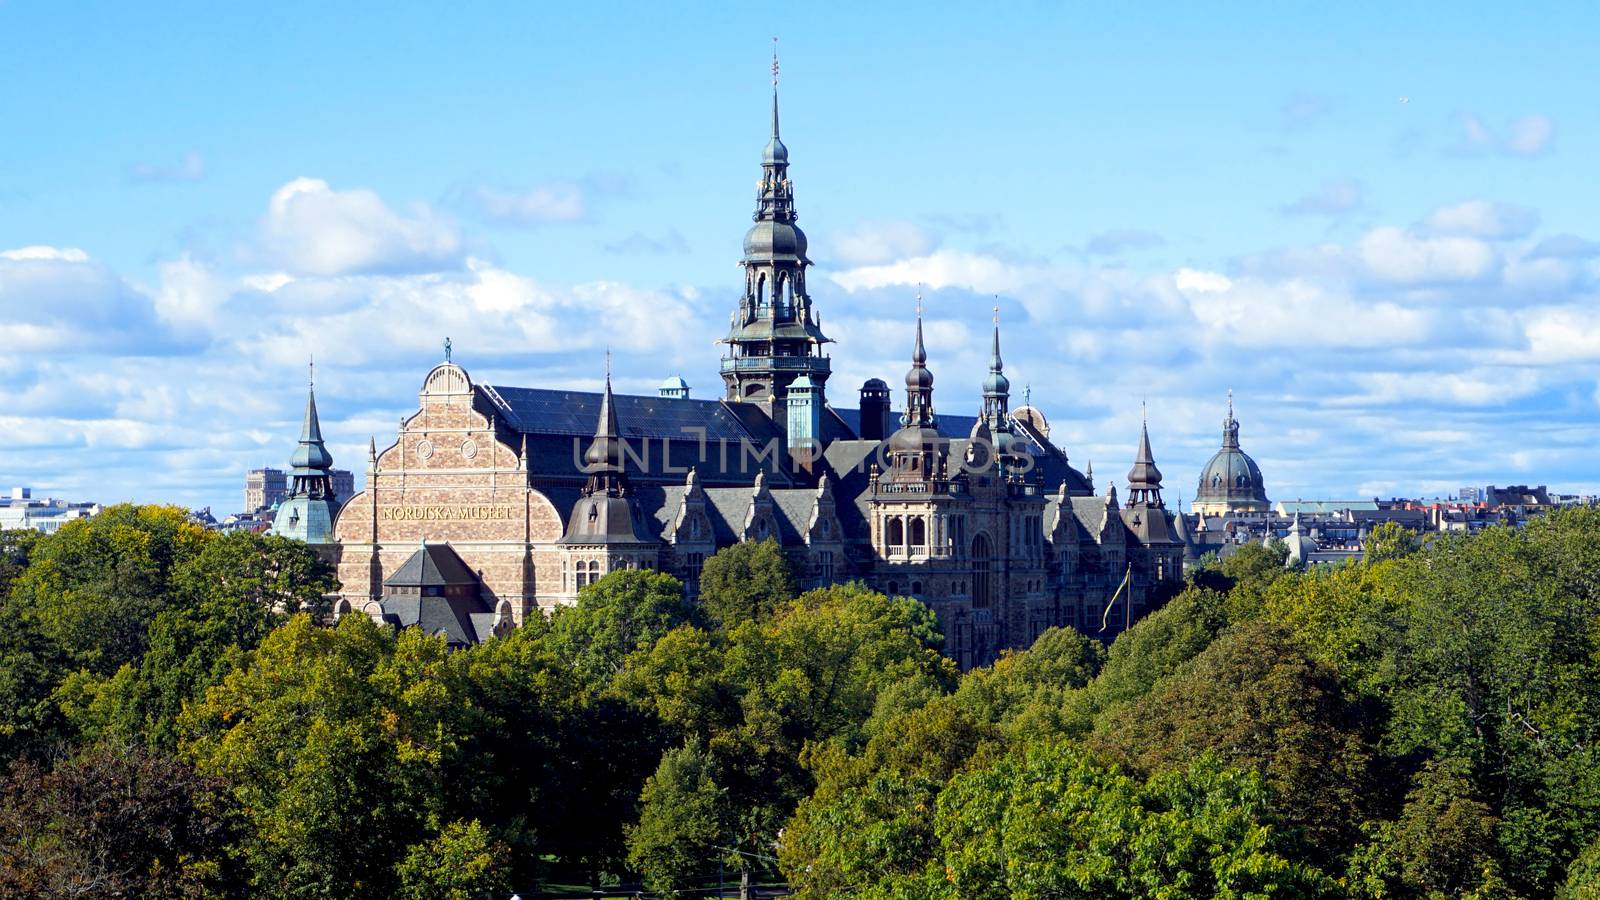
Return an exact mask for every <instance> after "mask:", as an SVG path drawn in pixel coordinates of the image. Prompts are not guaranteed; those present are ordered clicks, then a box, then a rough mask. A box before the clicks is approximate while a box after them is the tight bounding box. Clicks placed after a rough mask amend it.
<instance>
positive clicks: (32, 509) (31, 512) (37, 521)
mask: <svg viewBox="0 0 1600 900" xmlns="http://www.w3.org/2000/svg"><path fill="white" fill-rule="evenodd" d="M99 512H100V504H98V503H74V502H70V501H67V500H57V499H54V498H51V497H45V498H43V499H35V498H34V496H33V489H32V488H25V487H14V488H12V489H11V495H10V496H8V497H0V530H14V529H23V528H27V529H32V530H34V531H40V532H43V533H45V534H54V533H55V532H57V531H58V530H60V528H61V526H62V525H65V524H66V523H68V522H71V521H73V520H76V519H87V518H89V517H90V516H93V515H95V514H97V513H99Z"/></svg>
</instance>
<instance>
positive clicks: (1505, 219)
mask: <svg viewBox="0 0 1600 900" xmlns="http://www.w3.org/2000/svg"><path fill="white" fill-rule="evenodd" d="M1423 224H1424V225H1425V227H1426V228H1427V229H1428V230H1429V231H1431V232H1433V233H1435V234H1445V235H1464V236H1466V237H1474V238H1483V239H1484V240H1489V241H1503V240H1507V239H1509V238H1520V237H1526V236H1527V235H1528V234H1529V233H1530V232H1532V231H1533V229H1534V228H1535V227H1537V226H1538V224H1539V214H1538V213H1537V212H1535V211H1533V210H1531V209H1527V208H1525V207H1521V206H1512V205H1510V204H1507V203H1491V202H1489V201H1487V200H1468V201H1466V202H1465V203H1457V204H1455V205H1453V206H1441V207H1439V208H1438V209H1436V210H1434V211H1433V212H1432V213H1431V214H1430V215H1429V216H1428V218H1427V220H1426V221H1425V222H1424V223H1423Z"/></svg>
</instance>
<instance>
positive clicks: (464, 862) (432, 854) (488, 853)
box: [399, 819, 511, 900]
mask: <svg viewBox="0 0 1600 900" xmlns="http://www.w3.org/2000/svg"><path fill="white" fill-rule="evenodd" d="M507 852H508V851H507V849H506V846H505V845H504V844H501V843H500V842H498V841H496V840H495V839H494V838H493V837H492V836H491V835H490V834H489V831H488V829H486V828H484V827H483V824H482V823H480V822H479V821H478V820H476V819H474V820H472V821H471V822H451V823H450V824H448V825H446V826H445V827H444V829H443V830H441V831H440V832H439V836H438V837H435V838H434V839H433V840H430V841H427V842H425V843H420V844H413V845H412V847H411V849H410V850H408V851H406V858H405V859H404V860H402V861H401V862H400V869H399V876H400V878H399V880H400V893H399V896H401V897H403V898H405V900H501V898H504V897H507V896H510V894H511V879H510V878H509V877H508V876H507V874H506V866H505V864H504V859H505V856H506V853H507Z"/></svg>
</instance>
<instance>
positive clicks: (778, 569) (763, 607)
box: [700, 538, 800, 629]
mask: <svg viewBox="0 0 1600 900" xmlns="http://www.w3.org/2000/svg"><path fill="white" fill-rule="evenodd" d="M799 592H800V584H799V581H798V580H797V579H796V578H795V574H794V567H793V566H791V565H790V564H789V559H788V557H786V556H784V554H783V548H782V547H780V546H778V542H777V541H775V540H773V539H771V538H768V539H767V540H764V541H759V542H756V541H745V542H743V543H738V544H734V545H732V546H729V547H724V548H722V549H721V550H718V551H717V552H716V553H714V554H712V556H711V558H710V559H708V560H706V562H705V566H704V567H703V569H702V570H701V573H700V602H701V603H702V604H703V605H704V606H705V608H706V611H707V612H708V613H710V614H711V617H712V618H713V619H715V620H716V621H717V622H720V623H721V624H722V626H723V627H724V628H727V629H732V628H733V627H734V626H736V625H738V624H739V623H741V622H747V621H757V622H759V621H764V620H766V619H767V618H769V617H770V616H771V615H772V613H773V611H774V610H776V609H777V608H778V607H779V606H780V605H781V604H784V603H787V602H789V601H790V600H792V599H794V596H795V595H796V594H798V593H799Z"/></svg>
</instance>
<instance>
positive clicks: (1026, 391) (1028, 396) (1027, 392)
mask: <svg viewBox="0 0 1600 900" xmlns="http://www.w3.org/2000/svg"><path fill="white" fill-rule="evenodd" d="M1022 405H1023V406H1032V405H1033V385H1031V384H1024V385H1023V386H1022Z"/></svg>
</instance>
